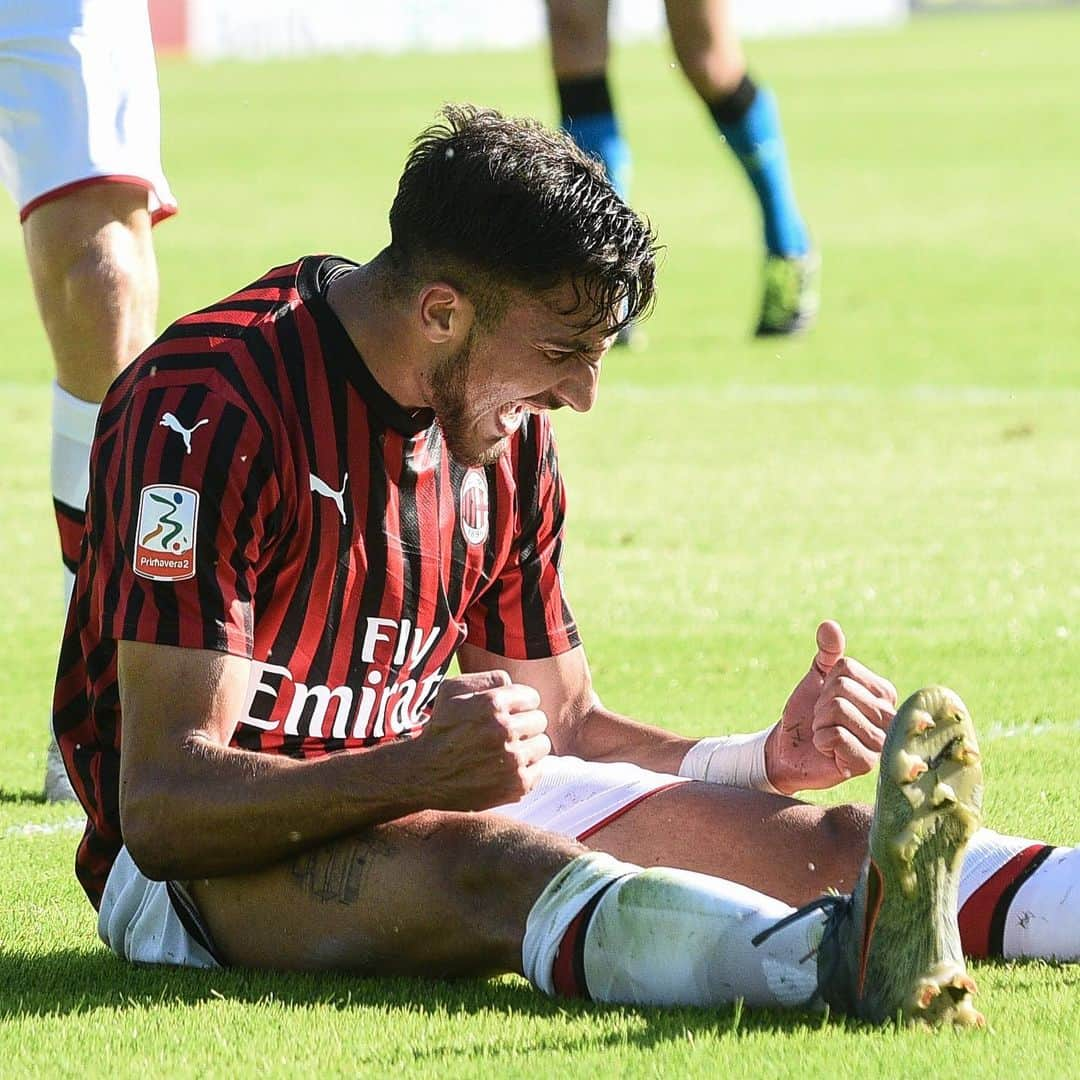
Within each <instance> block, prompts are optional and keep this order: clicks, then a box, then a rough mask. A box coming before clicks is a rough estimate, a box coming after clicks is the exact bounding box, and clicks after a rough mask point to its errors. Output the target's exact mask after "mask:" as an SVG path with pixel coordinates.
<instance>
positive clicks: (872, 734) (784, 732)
mask: <svg viewBox="0 0 1080 1080" xmlns="http://www.w3.org/2000/svg"><path fill="white" fill-rule="evenodd" d="M844 644H845V643H844V631H843V630H841V629H840V626H839V624H838V623H835V622H833V621H832V620H828V621H826V622H823V623H822V624H821V625H820V626H819V627H818V629H817V655H816V656H815V657H814V662H813V663H812V664H811V665H810V670H809V671H808V672H807V673H806V674H805V675H804V676H803V679H802V681H801V682H800V683H799V685H798V686H796V687H795V689H794V691H793V692H792V694H791V697H789V698H788V700H787V704H786V705H785V706H784V713H783V716H781V718H780V722H779V723H778V724H777V725H776V727H774V728H773V730H772V732H771V733H770V735H769V738H768V741H767V742H766V744H765V771H766V772H767V773H768V776H769V780H770V782H771V783H772V785H773V787H775V788H777V789H778V790H780V791H783V792H784V793H786V794H789V795H790V794H793V793H794V792H796V791H806V790H808V789H810V788H828V787H833V786H834V785H836V784H839V783H841V782H843V781H844V780H847V779H849V778H850V777H852V776H860V775H862V774H863V773H867V772H869V771H870V770H871V769H872V768H873V767H874V766H875V765H876V764H877V760H878V758H879V757H880V755H881V748H882V746H883V745H884V743H885V733H886V732H887V731H888V730H889V724H890V723H891V721H892V718H893V716H894V715H895V714H896V687H894V686H893V684H892V683H891V682H889V680H888V679H885V678H882V677H881V676H880V675H875V674H874V672H872V671H871V670H870V669H869V668H868V667H865V666H864V665H863V664H860V663H859V661H858V660H853V659H851V658H850V657H847V656H844Z"/></svg>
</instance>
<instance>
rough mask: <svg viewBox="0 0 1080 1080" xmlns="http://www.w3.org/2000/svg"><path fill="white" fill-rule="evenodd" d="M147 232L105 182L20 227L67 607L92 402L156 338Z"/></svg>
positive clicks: (129, 194) (54, 757) (143, 214)
mask: <svg viewBox="0 0 1080 1080" xmlns="http://www.w3.org/2000/svg"><path fill="white" fill-rule="evenodd" d="M150 225H151V222H150V214H149V212H148V210H147V194H146V191H145V190H143V189H142V188H141V187H138V186H135V185H132V184H119V183H111V182H110V183H101V184H92V185H89V186H87V187H83V188H79V189H77V190H76V191H74V192H73V193H72V194H70V195H67V196H65V197H63V198H60V199H55V200H52V201H49V202H46V203H43V204H42V205H41V206H39V207H37V208H36V209H35V210H34V211H33V212H32V213H31V214H30V216H29V217H28V218H27V219H26V221H25V223H24V225H23V238H24V241H25V245H26V255H27V261H28V262H29V266H30V275H31V278H32V280H33V284H34V294H35V296H36V297H37V303H38V309H39V311H40V313H41V319H42V322H43V323H44V325H45V330H46V333H47V334H48V337H49V344H50V346H51V348H52V354H53V359H54V362H55V365H56V385H54V387H53V433H52V493H53V504H54V508H55V511H56V521H57V526H58V528H59V530H60V543H61V554H62V557H63V563H64V567H63V575H64V594H63V595H64V601H65V606H66V602H67V598H68V596H69V594H70V592H71V586H72V584H73V582H74V570H75V567H76V566H77V564H78V558H79V544H80V542H81V538H82V526H83V514H84V507H85V503H86V491H87V482H88V478H87V465H88V462H89V458H90V444H91V441H92V440H93V435H94V424H95V422H96V419H97V408H98V404H99V403H100V402H101V399H102V397H104V395H105V391H106V390H107V389H108V387H109V384H110V383H111V382H112V381H113V379H115V378H116V376H117V374H118V373H119V372H120V371H121V370H122V369H123V368H124V367H126V366H127V364H128V363H129V362H130V361H131V360H132V358H133V357H134V356H135V355H136V354H137V353H139V352H140V351H141V350H142V349H143V348H145V347H146V345H148V344H149V343H150V341H151V340H152V339H153V336H154V326H155V320H156V318H157V301H158V279H157V264H156V262H155V259H154V249H153V244H152V241H151V237H150ZM45 794H46V797H47V798H48V799H50V800H52V801H57V800H61V799H70V798H74V793H73V792H72V791H71V788H70V785H69V784H68V782H67V775H66V773H65V772H64V768H63V765H62V763H61V762H60V759H59V755H58V754H57V753H56V751H55V744H51V745H50V748H49V760H48V762H47V765H46V775H45Z"/></svg>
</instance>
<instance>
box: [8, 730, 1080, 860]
mask: <svg viewBox="0 0 1080 1080" xmlns="http://www.w3.org/2000/svg"><path fill="white" fill-rule="evenodd" d="M1065 732H1080V720H1060V721H1055V722H1053V723H1049V724H1031V723H1028V724H1016V725H1015V726H1012V727H1006V726H1005V725H1004V724H991V725H990V727H988V728H984V729H983V730H982V731H979V732H977V734H978V737H979V742H980V743H983V744H986V743H991V742H1000V741H1004V740H1005V739H1033V738H1035V737H1036V736H1039V735H1058V734H1064V733H1065ZM85 825H86V818H85V817H70V818H64V820H63V821H53V822H44V821H42V822H35V821H28V822H26V823H25V824H23V825H9V826H8V828H7V829H5V830H4V839H5V840H8V839H11V840H33V839H35V838H37V837H39V836H55V835H56V834H57V833H66V832H71V833H75V832H82V830H83V828H84V827H85Z"/></svg>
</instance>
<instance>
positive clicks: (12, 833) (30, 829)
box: [4, 816, 86, 840]
mask: <svg viewBox="0 0 1080 1080" xmlns="http://www.w3.org/2000/svg"><path fill="white" fill-rule="evenodd" d="M84 828H86V817H85V816H81V817H69V818H64V820H63V821H28V822H26V823H25V824H23V825H9V826H8V827H7V828H6V829H5V830H4V839H5V840H8V839H17V840H23V839H33V838H35V837H38V836H55V835H56V834H57V833H67V832H71V833H74V832H82V831H83V829H84Z"/></svg>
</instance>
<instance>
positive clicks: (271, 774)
mask: <svg viewBox="0 0 1080 1080" xmlns="http://www.w3.org/2000/svg"><path fill="white" fill-rule="evenodd" d="M250 663H251V662H250V661H249V660H246V659H244V658H241V657H237V656H232V655H229V654H226V653H220V652H214V651H210V650H203V649H181V648H173V647H170V646H162V645H148V644H143V643H138V642H120V644H119V652H118V667H119V683H120V699H121V707H122V709H123V715H124V727H123V735H122V738H123V755H122V759H121V761H122V765H121V778H120V815H121V822H122V828H123V833H124V839H125V842H126V844H127V846H128V850H129V851H130V852H131V853H132V857H133V858H134V859H135V861H136V863H137V864H138V865H139V866H140V867H141V868H142V869H143V871H144V873H146V874H147V875H148V876H150V877H154V878H158V879H165V878H187V877H197V876H201V877H210V876H215V875H218V874H235V873H237V872H239V871H243V870H252V869H257V868H259V867H262V866H266V865H268V864H270V863H274V862H277V861H279V860H281V859H283V858H286V857H288V856H290V855H295V854H296V853H298V852H300V851H303V850H306V849H308V848H311V847H313V846H314V845H316V844H319V843H322V842H325V841H327V840H331V839H334V838H336V837H339V836H341V835H343V834H345V833H349V832H355V831H357V830H359V829H362V828H365V827H366V826H369V825H374V824H377V823H380V822H385V821H390V820H392V819H395V818H400V817H404V816H406V815H408V814H411V813H414V812H416V811H418V810H426V809H435V810H483V809H486V808H488V807H491V806H497V805H499V804H501V803H505V802H509V801H512V800H514V799H517V798H520V797H521V796H522V795H523V794H524V793H525V792H526V791H528V790H529V788H530V787H531V786H532V784H533V783H534V782H535V775H534V774H535V769H536V763H537V762H538V761H539V760H540V759H541V758H543V757H544V756H545V755H546V754H547V753H548V751H549V749H550V744H549V742H548V740H547V737H546V736H545V735H544V728H545V726H546V720H545V717H544V715H543V713H542V712H540V711H539V709H538V708H537V705H538V704H539V696H538V694H537V693H536V691H535V690H532V689H530V688H529V687H526V686H511V685H510V684H509V679H508V677H507V676H506V675H505V674H504V673H502V672H493V673H489V674H481V675H467V676H463V677H461V678H457V679H447V680H446V682H445V683H444V685H443V687H442V689H441V692H440V694H439V697H438V698H437V699H436V702H435V706H434V709H433V712H432V719H431V721H430V723H429V725H428V727H427V730H426V731H425V733H424V736H423V738H422V739H415V740H410V741H405V742H391V743H386V744H383V745H381V746H378V747H373V748H371V749H369V750H360V751H347V752H343V753H338V754H331V755H328V756H326V757H320V758H315V759H310V760H298V759H294V758H290V757H287V756H284V755H268V754H258V753H253V752H250V751H247V750H242V749H238V748H235V747H230V746H229V741H230V739H231V738H232V734H233V731H234V730H235V728H236V723H237V717H239V716H241V715H242V712H243V707H244V701H245V696H246V694H247V687H248V679H249V673H250ZM256 826H257V827H256Z"/></svg>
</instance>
